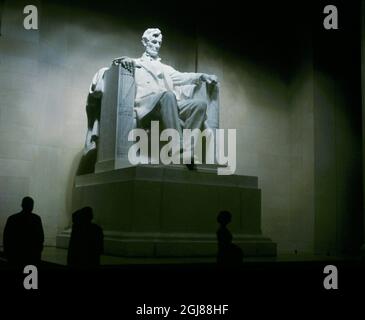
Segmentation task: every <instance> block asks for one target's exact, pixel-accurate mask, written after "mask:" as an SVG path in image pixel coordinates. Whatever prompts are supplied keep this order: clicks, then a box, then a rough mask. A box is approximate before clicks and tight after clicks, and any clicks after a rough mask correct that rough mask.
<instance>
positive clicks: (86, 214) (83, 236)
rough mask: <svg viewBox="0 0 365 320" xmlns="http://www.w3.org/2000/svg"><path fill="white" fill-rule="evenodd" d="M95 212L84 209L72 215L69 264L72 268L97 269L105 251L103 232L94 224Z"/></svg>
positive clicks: (87, 208)
mask: <svg viewBox="0 0 365 320" xmlns="http://www.w3.org/2000/svg"><path fill="white" fill-rule="evenodd" d="M92 219H93V210H92V208H90V207H84V208H82V209H80V210H77V211H76V212H74V213H73V215H72V222H73V224H72V231H71V238H70V244H69V247H68V254H67V264H68V265H69V266H72V267H97V266H99V265H100V255H101V254H102V253H103V251H104V243H103V242H104V235H103V230H102V228H101V227H99V226H98V225H97V224H95V223H92V222H91V221H92Z"/></svg>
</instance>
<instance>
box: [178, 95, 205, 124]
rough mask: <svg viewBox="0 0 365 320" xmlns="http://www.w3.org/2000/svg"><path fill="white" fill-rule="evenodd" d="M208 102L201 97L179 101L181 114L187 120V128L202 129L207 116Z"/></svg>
mask: <svg viewBox="0 0 365 320" xmlns="http://www.w3.org/2000/svg"><path fill="white" fill-rule="evenodd" d="M206 110H207V103H206V101H204V100H201V99H188V100H183V101H181V102H179V116H180V118H181V119H182V120H183V121H184V122H185V125H184V128H185V129H201V128H202V127H203V123H204V121H205V117H206Z"/></svg>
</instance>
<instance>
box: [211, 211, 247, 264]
mask: <svg viewBox="0 0 365 320" xmlns="http://www.w3.org/2000/svg"><path fill="white" fill-rule="evenodd" d="M231 220H232V215H231V213H230V212H229V211H221V212H219V214H218V217H217V221H218V223H219V225H220V226H219V228H218V230H217V240H218V253H217V263H218V264H219V265H221V266H236V265H240V264H241V263H242V259H243V253H242V250H241V248H240V247H238V246H236V245H235V244H233V243H232V234H231V232H230V231H229V230H228V229H227V225H228V224H229V223H230V222H231Z"/></svg>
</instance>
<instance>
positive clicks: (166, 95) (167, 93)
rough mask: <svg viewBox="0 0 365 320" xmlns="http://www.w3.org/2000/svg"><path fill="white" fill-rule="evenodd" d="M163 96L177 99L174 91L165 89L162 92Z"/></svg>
mask: <svg viewBox="0 0 365 320" xmlns="http://www.w3.org/2000/svg"><path fill="white" fill-rule="evenodd" d="M161 98H164V99H176V97H175V93H173V92H172V91H165V92H164V93H163V94H162V97H161Z"/></svg>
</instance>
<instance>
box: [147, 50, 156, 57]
mask: <svg viewBox="0 0 365 320" xmlns="http://www.w3.org/2000/svg"><path fill="white" fill-rule="evenodd" d="M146 53H147V54H148V55H149V56H150V57H152V58H156V57H158V50H156V49H152V48H146Z"/></svg>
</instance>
